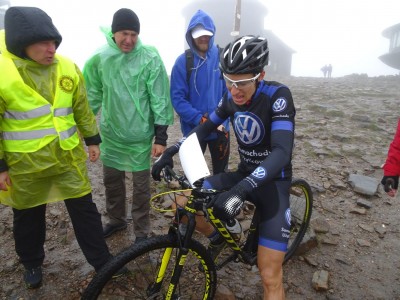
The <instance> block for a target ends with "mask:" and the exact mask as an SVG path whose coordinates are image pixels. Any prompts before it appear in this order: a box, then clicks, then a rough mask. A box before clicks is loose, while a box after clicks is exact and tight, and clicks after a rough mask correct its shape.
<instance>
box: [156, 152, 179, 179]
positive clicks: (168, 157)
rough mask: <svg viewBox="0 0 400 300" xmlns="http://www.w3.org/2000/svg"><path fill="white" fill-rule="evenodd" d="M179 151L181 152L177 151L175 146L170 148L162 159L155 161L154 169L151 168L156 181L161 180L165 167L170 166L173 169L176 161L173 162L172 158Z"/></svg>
mask: <svg viewBox="0 0 400 300" xmlns="http://www.w3.org/2000/svg"><path fill="white" fill-rule="evenodd" d="M177 151H179V150H177V148H176V147H175V146H172V147H169V148H167V149H166V150H165V151H164V153H163V154H162V155H161V156H160V158H159V159H157V160H156V161H155V163H154V164H153V167H152V168H151V176H152V177H153V179H154V180H156V181H160V180H161V176H160V174H161V171H162V169H164V168H165V166H170V167H171V168H173V167H174V161H173V160H172V157H173V156H174V155H175V154H176V153H177Z"/></svg>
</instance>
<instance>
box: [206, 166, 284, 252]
mask: <svg viewBox="0 0 400 300" xmlns="http://www.w3.org/2000/svg"><path fill="white" fill-rule="evenodd" d="M245 177H246V175H245V174H243V173H241V172H238V171H237V172H230V173H220V174H216V175H213V176H210V177H208V178H206V179H205V181H204V183H203V186H204V187H205V188H208V189H215V190H229V189H230V188H231V187H233V186H234V185H236V184H237V183H238V182H239V181H241V180H242V179H243V178H245ZM290 184H291V180H275V181H271V182H268V183H267V184H265V185H263V186H261V187H258V188H256V189H254V190H253V191H252V192H251V193H250V195H248V199H247V201H249V202H252V203H254V205H255V206H256V207H257V210H258V212H259V214H260V224H259V242H258V244H259V245H261V246H264V247H266V248H270V249H274V250H278V251H283V252H286V250H287V244H288V241H289V235H290V207H289V195H290V194H289V190H290Z"/></svg>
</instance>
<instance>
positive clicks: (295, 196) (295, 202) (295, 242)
mask: <svg viewBox="0 0 400 300" xmlns="http://www.w3.org/2000/svg"><path fill="white" fill-rule="evenodd" d="M312 205H313V195H312V191H311V187H310V185H309V184H308V183H307V182H306V181H305V180H303V179H293V181H292V184H291V186H290V213H291V218H290V237H289V243H288V250H287V252H286V255H285V260H284V262H286V261H288V260H289V259H290V258H291V257H292V256H293V254H294V253H295V252H296V250H297V248H298V247H299V245H300V243H301V241H302V240H303V237H304V235H305V233H306V231H307V228H308V225H309V224H310V219H311V213H312Z"/></svg>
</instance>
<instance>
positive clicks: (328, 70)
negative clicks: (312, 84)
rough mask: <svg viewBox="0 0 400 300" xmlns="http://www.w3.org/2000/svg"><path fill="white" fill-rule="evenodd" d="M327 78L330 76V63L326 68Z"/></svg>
mask: <svg viewBox="0 0 400 300" xmlns="http://www.w3.org/2000/svg"><path fill="white" fill-rule="evenodd" d="M326 71H327V76H328V78H331V77H332V65H331V64H329V65H328V66H327V68H326Z"/></svg>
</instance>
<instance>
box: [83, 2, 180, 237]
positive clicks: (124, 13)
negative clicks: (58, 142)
mask: <svg viewBox="0 0 400 300" xmlns="http://www.w3.org/2000/svg"><path fill="white" fill-rule="evenodd" d="M102 31H103V33H104V35H105V37H106V40H107V44H106V45H104V46H103V47H101V48H100V49H98V50H97V51H96V52H95V54H94V55H93V56H92V57H91V58H90V59H89V60H88V61H87V62H86V64H85V66H84V68H83V75H84V78H85V81H86V87H87V92H88V98H89V104H90V106H91V108H92V110H93V112H94V113H95V114H97V113H98V112H99V110H100V109H101V120H100V133H101V137H102V140H103V142H102V144H101V146H100V149H101V156H100V158H101V160H102V162H103V176H104V185H105V189H106V209H107V213H108V217H109V221H108V223H107V224H105V226H104V227H103V233H104V237H108V236H110V235H112V234H113V233H115V232H116V231H118V230H122V229H125V228H126V227H127V223H126V203H125V197H126V187H125V172H132V178H133V197H132V210H131V213H132V219H133V225H134V233H135V236H136V242H139V241H141V240H143V239H146V238H147V236H148V235H149V233H150V217H149V210H150V203H149V200H150V161H151V156H152V157H159V156H160V155H161V154H162V153H163V152H164V150H165V146H166V141H167V138H168V136H167V128H168V125H171V124H172V123H173V108H172V104H171V100H170V95H169V81H168V75H167V73H166V70H165V67H164V64H163V62H162V60H161V58H160V55H159V53H158V51H157V50H156V49H155V48H154V47H151V46H147V45H143V44H142V42H141V40H140V39H139V32H140V22H139V18H138V17H137V15H136V14H135V13H134V12H133V11H132V10H130V9H127V8H122V9H119V10H118V11H117V12H115V14H114V16H113V21H112V26H111V30H110V29H106V28H102ZM153 140H154V142H153Z"/></svg>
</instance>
